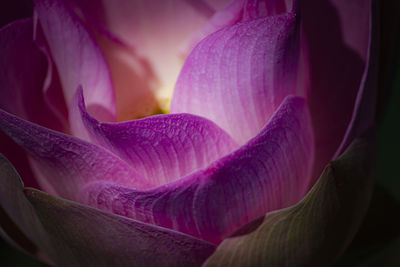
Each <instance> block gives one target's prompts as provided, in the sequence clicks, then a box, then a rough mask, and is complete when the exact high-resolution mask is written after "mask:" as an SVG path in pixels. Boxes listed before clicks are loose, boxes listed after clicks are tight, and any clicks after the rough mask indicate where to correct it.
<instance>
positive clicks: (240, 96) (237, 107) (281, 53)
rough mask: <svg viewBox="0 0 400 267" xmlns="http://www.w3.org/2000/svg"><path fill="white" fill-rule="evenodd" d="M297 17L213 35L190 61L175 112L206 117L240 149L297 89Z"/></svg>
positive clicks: (178, 88)
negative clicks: (229, 136) (223, 131)
mask: <svg viewBox="0 0 400 267" xmlns="http://www.w3.org/2000/svg"><path fill="white" fill-rule="evenodd" d="M298 26H299V19H298V17H297V16H296V14H295V13H287V14H283V15H277V16H271V17H266V18H261V19H257V20H251V21H246V22H243V23H238V24H235V25H233V26H230V27H225V28H223V29H222V30H220V31H218V32H216V33H214V34H211V35H210V36H208V37H207V38H206V39H204V40H203V41H202V42H200V43H199V44H198V45H197V46H196V48H195V49H194V50H193V51H192V53H191V54H190V55H189V57H188V58H187V60H186V62H185V65H184V67H183V69H182V71H181V74H180V76H179V78H178V81H177V83H176V87H175V92H174V97H173V100H172V106H171V112H172V113H179V112H187V113H192V114H196V115H200V116H203V117H206V118H208V119H210V120H212V121H214V122H216V123H217V124H218V125H219V126H220V127H221V128H222V129H224V130H225V131H227V132H228V133H229V134H230V135H231V136H232V137H233V138H234V139H235V140H236V141H237V142H238V143H239V144H243V143H244V142H246V141H247V140H249V139H250V138H251V137H253V136H254V135H256V134H257V133H258V132H259V131H260V130H261V128H262V127H263V126H264V125H265V123H266V122H267V121H268V119H269V118H270V117H271V115H272V114H273V112H274V111H275V110H276V108H277V107H278V106H279V105H280V104H281V102H282V100H283V99H284V98H285V97H286V96H287V95H290V94H294V95H296V94H299V95H304V92H298V90H297V86H296V85H297V70H298V64H297V62H298V52H299V38H298V37H299V27H298Z"/></svg>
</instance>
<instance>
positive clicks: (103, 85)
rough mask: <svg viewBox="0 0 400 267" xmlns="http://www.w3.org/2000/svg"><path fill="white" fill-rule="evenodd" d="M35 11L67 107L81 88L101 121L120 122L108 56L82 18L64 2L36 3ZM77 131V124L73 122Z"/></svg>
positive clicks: (44, 1)
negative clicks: (55, 68) (106, 58)
mask: <svg viewBox="0 0 400 267" xmlns="http://www.w3.org/2000/svg"><path fill="white" fill-rule="evenodd" d="M35 11H36V12H37V14H38V19H39V22H40V26H41V27H42V29H43V32H44V35H45V37H46V40H47V43H48V47H49V49H50V52H51V55H52V59H53V60H54V63H55V65H56V66H57V70H58V74H59V76H60V80H61V84H62V87H63V92H64V96H65V100H66V102H67V106H68V107H69V106H70V105H71V102H72V98H73V96H74V94H75V91H76V90H77V88H78V86H79V85H82V86H83V88H85V91H84V94H85V97H86V99H87V104H88V109H89V110H90V111H91V112H92V113H93V114H94V115H95V116H96V118H98V119H100V120H106V121H113V120H115V119H116V107H115V97H114V89H113V86H112V82H111V77H110V73H109V70H108V67H107V64H106V62H105V58H104V55H103V54H102V52H101V49H100V47H99V46H98V45H97V43H96V42H95V40H94V38H93V37H92V36H91V35H90V34H89V32H88V31H87V29H86V28H85V26H84V25H83V23H82V22H81V21H80V19H79V18H78V17H77V16H76V15H75V14H74V13H73V12H72V11H71V10H69V9H68V7H67V6H66V4H65V3H64V2H63V1H60V0H35ZM70 123H71V127H72V130H73V131H74V121H71V122H70Z"/></svg>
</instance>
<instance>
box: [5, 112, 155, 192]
mask: <svg viewBox="0 0 400 267" xmlns="http://www.w3.org/2000/svg"><path fill="white" fill-rule="evenodd" d="M0 130H2V131H3V132H4V133H5V134H7V135H8V136H9V137H10V138H11V139H12V140H14V141H15V142H16V143H17V144H19V145H20V146H21V147H23V148H24V149H25V150H27V151H28V152H29V154H30V155H31V156H32V158H33V162H34V163H35V165H34V166H36V168H37V169H38V170H39V171H40V173H41V174H42V175H40V177H42V178H41V179H42V180H40V181H39V183H40V184H41V185H42V186H43V188H44V189H45V190H49V192H54V193H57V194H58V195H60V196H63V197H66V198H68V199H75V198H76V197H75V196H76V194H77V193H78V191H79V189H80V188H81V187H82V186H84V185H85V184H86V183H88V182H91V181H97V180H106V181H114V182H117V183H121V184H124V185H130V186H135V187H138V188H146V187H148V186H149V184H148V183H147V182H146V181H145V180H143V179H142V178H141V177H140V175H138V174H137V173H136V172H134V170H133V169H132V168H131V167H130V166H129V165H128V164H127V163H125V162H124V161H123V160H121V159H120V158H118V157H116V156H115V155H114V154H112V153H110V152H108V151H107V150H105V149H103V148H102V147H99V146H96V145H94V144H90V143H87V142H85V141H83V140H80V139H77V138H75V137H72V136H69V135H65V134H62V133H59V132H56V131H52V130H49V129H47V128H43V127H41V126H39V125H36V124H33V123H30V122H28V121H25V120H23V119H20V118H18V117H16V116H14V115H11V114H9V113H7V112H5V111H2V110H0ZM40 177H38V179H39V178H40Z"/></svg>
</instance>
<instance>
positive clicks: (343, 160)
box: [205, 133, 376, 266]
mask: <svg viewBox="0 0 400 267" xmlns="http://www.w3.org/2000/svg"><path fill="white" fill-rule="evenodd" d="M375 139H376V137H375V134H371V133H370V134H369V135H368V136H364V137H362V138H359V139H356V140H355V141H354V142H353V143H352V145H351V146H350V147H349V148H348V149H347V150H346V152H345V153H344V154H343V155H342V156H340V157H339V158H338V159H337V160H335V161H333V162H331V163H330V164H329V165H328V166H327V167H326V168H325V171H324V172H323V174H322V175H321V177H320V178H319V180H318V182H317V183H316V184H315V185H314V187H313V188H312V189H311V190H310V192H309V193H308V194H307V195H306V197H305V198H304V199H303V200H301V201H300V202H299V203H298V204H296V205H294V206H291V207H289V208H287V209H282V210H278V211H274V212H270V213H267V214H266V215H265V217H264V218H260V219H259V220H257V221H254V222H253V225H251V224H249V225H247V226H246V227H245V228H243V229H241V230H240V231H238V232H237V233H235V234H234V235H233V236H232V237H230V238H227V239H225V240H224V241H223V242H222V243H221V245H220V246H219V247H218V249H217V251H216V252H215V253H214V254H213V255H212V256H211V257H210V258H209V259H208V260H207V262H206V264H205V266H221V265H224V266H225V265H226V266H230V265H235V266H253V265H254V266H330V265H331V264H332V263H333V261H334V260H335V259H336V258H337V257H338V256H340V255H341V253H342V252H343V251H344V249H345V248H346V246H347V245H348V244H349V242H350V241H351V240H352V238H353V237H354V235H355V233H356V231H357V229H358V227H359V225H360V223H361V221H362V219H363V217H364V215H365V213H366V211H367V208H368V204H369V199H370V197H371V194H372V189H373V186H374V180H375V162H376V159H375V157H376V140H375Z"/></svg>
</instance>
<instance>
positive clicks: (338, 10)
mask: <svg viewBox="0 0 400 267" xmlns="http://www.w3.org/2000/svg"><path fill="white" fill-rule="evenodd" d="M301 7H302V18H303V29H304V36H305V39H306V41H307V46H308V47H307V48H308V49H307V50H308V52H307V53H308V54H309V55H308V58H307V59H306V64H305V66H303V67H304V68H305V69H306V70H308V71H309V75H310V81H309V82H310V98H309V103H310V111H311V116H312V120H313V128H314V130H315V142H316V164H315V167H314V172H313V182H314V181H315V180H316V179H317V178H318V177H319V175H320V173H321V172H322V170H323V168H324V166H325V165H326V164H327V163H328V162H329V161H330V160H332V159H333V157H334V154H335V152H336V151H337V149H338V148H339V146H340V144H341V142H342V140H343V138H344V135H345V132H346V129H347V128H348V125H349V123H350V120H351V116H352V111H353V109H354V106H355V102H356V97H357V92H358V91H359V88H360V83H361V81H362V76H363V73H364V72H365V71H366V60H367V58H368V40H371V38H370V32H371V28H370V26H371V0H367V1H364V0H355V1H351V3H349V1H346V0H329V1H320V0H305V1H303V2H302V5H301ZM303 49H305V48H304V47H303ZM327 122H334V123H327ZM342 150H343V149H342Z"/></svg>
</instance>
